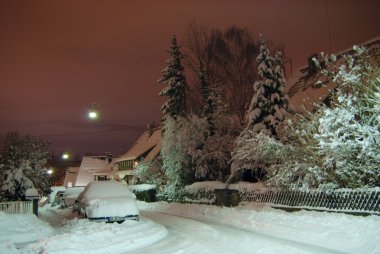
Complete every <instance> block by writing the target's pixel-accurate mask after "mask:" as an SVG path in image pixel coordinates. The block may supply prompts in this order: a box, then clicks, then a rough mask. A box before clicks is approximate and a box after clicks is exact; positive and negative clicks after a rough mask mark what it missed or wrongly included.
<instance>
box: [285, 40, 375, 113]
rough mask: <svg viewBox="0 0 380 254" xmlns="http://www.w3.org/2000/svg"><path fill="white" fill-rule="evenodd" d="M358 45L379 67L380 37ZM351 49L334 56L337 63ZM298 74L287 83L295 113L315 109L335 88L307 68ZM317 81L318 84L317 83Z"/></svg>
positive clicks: (303, 68)
mask: <svg viewBox="0 0 380 254" xmlns="http://www.w3.org/2000/svg"><path fill="white" fill-rule="evenodd" d="M358 45H362V46H365V47H366V48H367V49H368V50H369V52H370V55H371V56H372V57H373V59H374V61H375V63H377V64H379V65H380V36H378V37H375V38H373V39H371V40H368V41H365V42H363V43H359V44H358ZM352 52H353V49H352V47H351V48H348V49H345V50H343V51H340V52H338V53H337V54H336V56H337V59H338V60H337V61H340V60H341V59H342V57H343V55H346V54H351V53H352ZM298 72H299V73H298V74H297V75H296V76H295V77H294V78H292V80H291V81H290V80H289V81H288V82H289V83H290V84H293V85H291V86H290V88H289V89H288V95H289V97H290V99H289V103H290V106H291V108H293V109H294V110H295V111H302V110H303V109H304V108H305V109H306V110H307V111H312V110H314V109H315V104H316V103H320V102H322V101H323V100H324V99H325V98H326V97H327V96H329V95H330V93H331V92H332V91H333V90H334V89H335V88H336V84H334V83H332V82H329V80H328V79H327V78H326V77H325V76H323V75H321V74H320V73H319V72H316V73H314V74H311V73H309V66H304V67H302V68H300V69H298ZM318 81H319V82H318Z"/></svg>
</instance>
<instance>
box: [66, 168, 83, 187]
mask: <svg viewBox="0 0 380 254" xmlns="http://www.w3.org/2000/svg"><path fill="white" fill-rule="evenodd" d="M78 172H79V167H69V168H68V169H66V174H65V179H64V180H63V186H65V187H72V186H73V185H74V184H75V182H76V181H77V177H78Z"/></svg>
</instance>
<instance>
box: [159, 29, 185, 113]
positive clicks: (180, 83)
mask: <svg viewBox="0 0 380 254" xmlns="http://www.w3.org/2000/svg"><path fill="white" fill-rule="evenodd" d="M168 53H169V55H170V58H169V59H168V60H167V63H168V65H167V66H166V68H165V69H164V70H163V71H162V73H163V76H162V78H160V79H159V80H158V81H157V82H158V83H165V84H166V85H167V87H166V88H164V89H163V90H162V91H161V92H160V93H159V95H160V96H167V97H168V100H167V101H166V103H165V104H164V105H163V106H162V107H161V111H162V113H163V114H164V115H170V116H172V117H174V118H176V117H177V116H181V115H185V113H186V95H185V89H186V79H185V75H184V73H183V72H184V69H183V66H182V64H181V58H182V57H183V56H182V53H181V52H180V46H178V45H177V38H176V36H175V35H173V38H172V44H171V46H170V49H169V50H168Z"/></svg>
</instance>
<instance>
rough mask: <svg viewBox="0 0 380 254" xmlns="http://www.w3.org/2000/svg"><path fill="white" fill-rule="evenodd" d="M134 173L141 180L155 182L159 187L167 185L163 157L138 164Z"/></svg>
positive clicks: (149, 182)
mask: <svg viewBox="0 0 380 254" xmlns="http://www.w3.org/2000/svg"><path fill="white" fill-rule="evenodd" d="M134 175H135V176H136V177H138V178H139V179H140V181H141V182H143V183H147V184H153V185H155V186H156V187H157V188H160V187H162V186H163V185H165V184H166V181H167V177H166V175H165V172H164V171H163V169H162V161H161V158H157V159H154V160H153V161H149V162H140V163H139V164H138V165H137V166H136V169H135V171H134Z"/></svg>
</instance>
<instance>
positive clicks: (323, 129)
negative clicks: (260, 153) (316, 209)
mask: <svg viewBox="0 0 380 254" xmlns="http://www.w3.org/2000/svg"><path fill="white" fill-rule="evenodd" d="M357 52H359V55H351V56H346V58H345V59H344V61H343V63H335V62H334V61H333V60H334V58H333V59H331V58H328V57H327V56H324V57H323V58H324V59H325V60H326V61H325V66H326V69H324V70H323V71H322V73H323V74H325V75H328V76H329V77H330V78H331V82H335V84H336V85H337V89H336V92H335V95H334V100H333V102H334V103H333V105H332V107H331V108H328V107H327V106H324V105H322V106H319V107H318V109H317V111H316V112H315V113H313V114H311V113H310V114H309V115H307V116H303V117H300V118H298V119H295V120H294V119H293V121H289V122H288V125H287V126H286V127H287V130H286V133H287V136H286V137H285V138H284V139H282V142H284V143H286V144H287V146H288V147H289V146H290V145H291V146H292V147H293V148H296V149H294V150H293V153H296V154H297V155H296V156H294V155H293V156H291V157H290V158H289V157H288V158H287V160H288V162H287V163H285V164H283V165H272V166H271V167H268V172H269V174H268V183H269V184H273V185H276V186H280V187H286V186H287V187H290V188H312V187H314V188H315V187H318V188H320V189H326V188H360V187H368V186H369V187H371V186H380V145H379V144H380V129H379V126H380V121H379V115H380V112H379V108H380V96H379V94H380V93H379V91H380V82H379V76H380V75H379V68H378V67H374V66H372V65H371V64H370V62H369V61H367V60H366V57H364V56H363V52H364V51H363V50H362V49H357Z"/></svg>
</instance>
